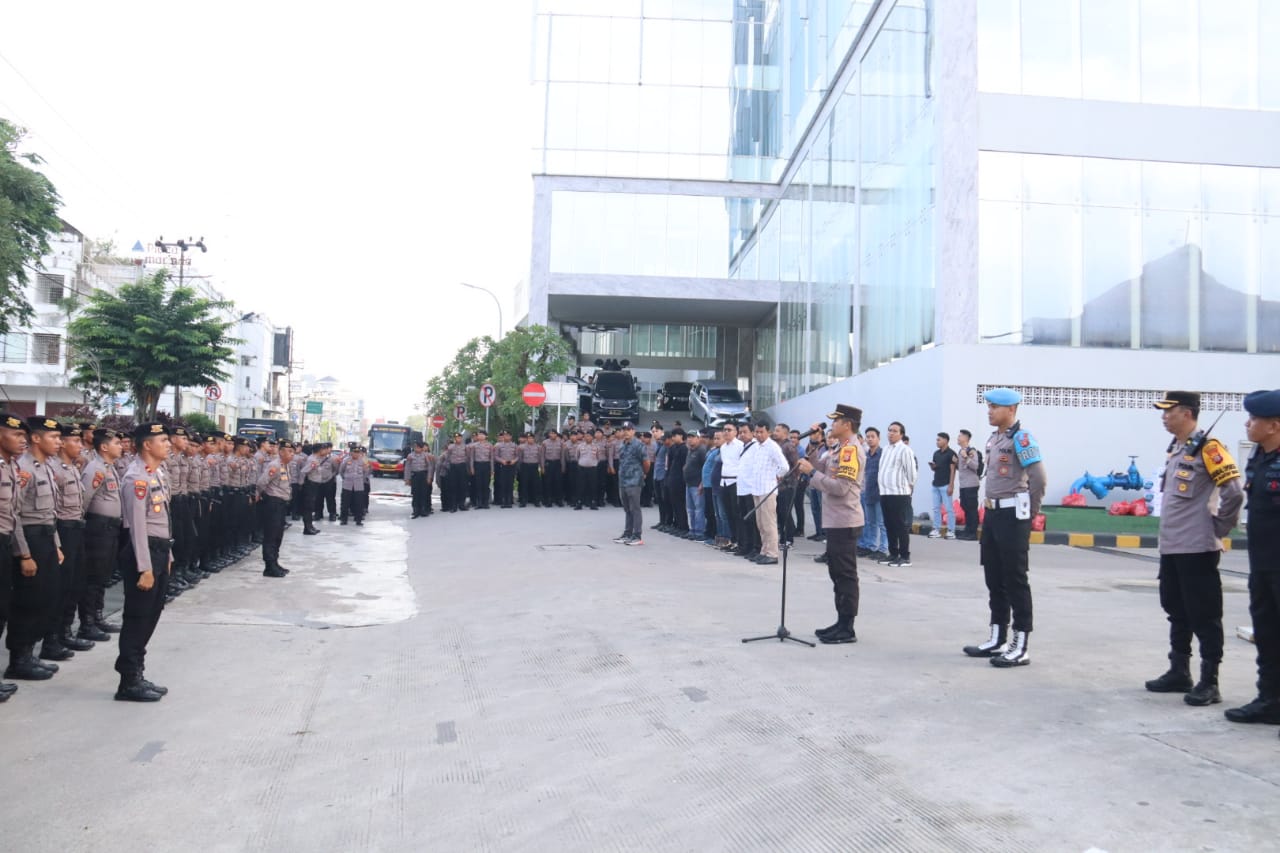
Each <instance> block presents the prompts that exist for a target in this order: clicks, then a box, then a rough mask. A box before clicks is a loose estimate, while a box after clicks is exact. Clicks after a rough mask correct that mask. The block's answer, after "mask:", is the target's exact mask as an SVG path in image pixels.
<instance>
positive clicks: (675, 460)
mask: <svg viewBox="0 0 1280 853" xmlns="http://www.w3.org/2000/svg"><path fill="white" fill-rule="evenodd" d="M688 459H689V448H688V447H686V446H685V443H684V430H683V429H681V428H680V427H676V428H675V429H673V430H671V446H670V447H668V448H667V478H666V479H665V480H663V481H662V482H663V485H665V486H666V487H667V500H669V501H670V502H671V524H672V526H673V528H674V529H672V530H671V531H669V532H670V533H674V534H675V535H677V536H683V535H684V534H686V533H688V532H689V513H688V510H687V509H686V507H685V492H684V463H685V462H686V461H688Z"/></svg>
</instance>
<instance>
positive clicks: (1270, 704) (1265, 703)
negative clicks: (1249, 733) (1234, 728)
mask: <svg viewBox="0 0 1280 853" xmlns="http://www.w3.org/2000/svg"><path fill="white" fill-rule="evenodd" d="M1222 716H1224V717H1226V718H1227V719H1228V720H1230V721H1231V722H1233V723H1266V724H1268V725H1272V726H1276V725H1280V698H1276V699H1264V698H1263V697H1261V696H1259V697H1258V698H1257V699H1254V700H1253V701H1252V702H1250V703H1249V704H1248V705H1241V706H1240V707H1239V708H1228V709H1227V710H1225V711H1223V712H1222Z"/></svg>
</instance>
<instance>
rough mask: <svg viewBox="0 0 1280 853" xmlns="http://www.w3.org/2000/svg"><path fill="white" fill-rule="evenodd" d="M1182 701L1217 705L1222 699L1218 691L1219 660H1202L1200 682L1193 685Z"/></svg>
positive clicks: (1193, 703) (1200, 704)
mask: <svg viewBox="0 0 1280 853" xmlns="http://www.w3.org/2000/svg"><path fill="white" fill-rule="evenodd" d="M1182 701H1183V702H1186V703H1187V704H1188V705H1196V706H1203V705H1216V704H1218V703H1219V702H1221V701H1222V694H1221V693H1219V692H1218V662H1217V661H1213V662H1210V661H1207V660H1202V661H1200V682H1199V683H1198V684H1196V686H1195V687H1192V688H1191V690H1190V692H1188V693H1187V695H1186V696H1183V697H1182Z"/></svg>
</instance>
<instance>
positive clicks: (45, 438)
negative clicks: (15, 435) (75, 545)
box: [13, 415, 75, 661]
mask: <svg viewBox="0 0 1280 853" xmlns="http://www.w3.org/2000/svg"><path fill="white" fill-rule="evenodd" d="M27 426H28V427H30V428H31V439H30V444H29V446H28V447H27V452H26V453H24V454H23V455H22V456H21V457H20V458H19V459H18V521H19V522H21V523H22V534H23V536H24V537H26V541H27V546H28V548H30V551H29V553H28V554H26V555H24V556H25V559H24V560H23V572H22V578H21V580H20V582H17V583H15V584H14V596H13V598H14V615H15V617H17V616H18V614H22V615H23V616H25V619H24V623H25V625H26V627H27V631H28V635H27V637H28V640H30V641H31V642H33V643H34V641H35V640H37V639H41V638H43V640H44V642H43V643H41V645H40V657H41V658H42V659H43V660H48V661H62V660H68V659H70V658H73V657H75V652H73V651H72V650H71V649H68V648H67V647H66V646H64V645H62V638H61V636H60V635H61V633H62V630H61V629H62V626H61V621H62V620H61V615H60V614H61V609H60V607H59V604H60V601H61V594H62V548H61V543H60V542H59V540H58V532H57V527H56V521H57V515H56V514H57V488H58V486H57V483H56V481H55V479H54V468H53V466H54V465H56V464H58V450H59V448H61V446H62V433H61V432H60V430H59V429H58V422H57V421H55V420H53V419H52V418H46V417H45V416H44V415H36V416H35V417H32V418H28V419H27ZM29 567H30V568H33V569H34V571H32V572H31V573H30V574H28V572H27V569H28V568H29Z"/></svg>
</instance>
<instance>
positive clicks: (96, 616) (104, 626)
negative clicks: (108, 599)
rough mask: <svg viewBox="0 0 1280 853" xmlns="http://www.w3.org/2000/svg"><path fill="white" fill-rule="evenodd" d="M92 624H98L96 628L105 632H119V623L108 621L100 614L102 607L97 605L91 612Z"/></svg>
mask: <svg viewBox="0 0 1280 853" xmlns="http://www.w3.org/2000/svg"><path fill="white" fill-rule="evenodd" d="M93 624H94V625H96V626H98V630H100V631H102V632H103V633H106V634H119V633H120V625H119V624H118V623H116V622H108V621H107V619H106V617H105V616H103V615H102V608H101V607H99V608H98V609H97V610H95V611H94V613H93Z"/></svg>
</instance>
